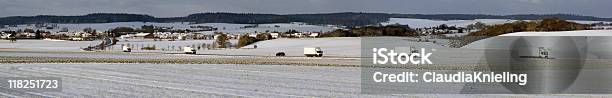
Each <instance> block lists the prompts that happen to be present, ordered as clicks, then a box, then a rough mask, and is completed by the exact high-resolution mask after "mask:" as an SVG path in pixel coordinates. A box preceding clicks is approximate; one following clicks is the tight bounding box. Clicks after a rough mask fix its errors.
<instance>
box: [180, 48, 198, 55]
mask: <svg viewBox="0 0 612 98" xmlns="http://www.w3.org/2000/svg"><path fill="white" fill-rule="evenodd" d="M183 52H185V54H196V50H195V49H194V48H192V47H183Z"/></svg>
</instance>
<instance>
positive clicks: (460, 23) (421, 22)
mask: <svg viewBox="0 0 612 98" xmlns="http://www.w3.org/2000/svg"><path fill="white" fill-rule="evenodd" d="M515 21H518V20H511V19H474V20H430V19H413V18H391V19H389V21H388V22H384V23H382V24H383V25H393V24H401V25H409V26H410V27H412V28H426V27H435V26H439V25H442V24H446V25H448V26H457V27H467V26H468V25H470V24H474V23H477V22H480V23H484V24H487V25H496V24H504V23H511V22H515ZM568 21H573V22H576V23H581V24H593V23H599V22H604V23H612V22H609V21H583V20H568Z"/></svg>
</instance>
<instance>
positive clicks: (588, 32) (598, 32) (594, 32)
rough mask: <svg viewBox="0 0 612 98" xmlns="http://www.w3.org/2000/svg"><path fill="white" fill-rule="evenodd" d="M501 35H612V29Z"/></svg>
mask: <svg viewBox="0 0 612 98" xmlns="http://www.w3.org/2000/svg"><path fill="white" fill-rule="evenodd" d="M500 36H612V30H580V31H559V32H516V33H509V34H504V35H500Z"/></svg>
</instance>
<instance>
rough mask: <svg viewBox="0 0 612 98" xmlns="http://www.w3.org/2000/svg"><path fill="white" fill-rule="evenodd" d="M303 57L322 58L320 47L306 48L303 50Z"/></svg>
mask: <svg viewBox="0 0 612 98" xmlns="http://www.w3.org/2000/svg"><path fill="white" fill-rule="evenodd" d="M304 55H305V56H306V57H322V56H323V51H322V50H321V48H320V47H306V48H304Z"/></svg>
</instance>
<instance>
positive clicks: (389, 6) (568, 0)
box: [0, 0, 612, 17]
mask: <svg viewBox="0 0 612 98" xmlns="http://www.w3.org/2000/svg"><path fill="white" fill-rule="evenodd" d="M610 4H612V0H0V17H6V16H32V15H84V14H89V13H135V14H149V15H153V16H156V17H175V16H186V15H189V14H192V13H202V12H239V13H271V14H297V13H330V12H381V13H408V14H493V15H508V14H555V13H566V14H580V15H589V16H598V17H612V11H610V9H612V6H611V5H610Z"/></svg>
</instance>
